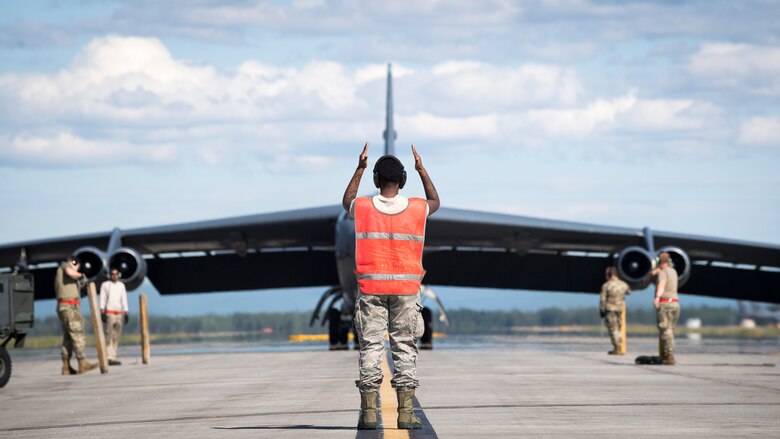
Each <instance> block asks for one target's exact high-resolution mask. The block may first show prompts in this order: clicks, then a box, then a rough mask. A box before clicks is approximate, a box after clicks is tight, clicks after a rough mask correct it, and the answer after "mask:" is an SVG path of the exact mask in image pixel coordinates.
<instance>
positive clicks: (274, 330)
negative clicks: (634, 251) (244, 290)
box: [30, 306, 738, 337]
mask: <svg viewBox="0 0 780 439" xmlns="http://www.w3.org/2000/svg"><path fill="white" fill-rule="evenodd" d="M447 314H448V316H449V318H450V326H449V327H448V328H445V327H444V326H443V325H442V324H440V323H438V322H436V323H434V329H435V330H436V331H442V332H447V333H449V334H494V333H506V332H509V331H511V330H512V328H517V327H529V326H549V327H553V326H564V325H581V326H591V325H600V324H602V322H601V318H600V317H599V314H598V309H596V308H592V307H588V308H572V309H560V308H544V309H540V310H538V311H518V310H509V311H478V310H472V309H456V310H451V311H448V313H447ZM310 316H311V314H310V313H309V312H283V313H235V314H231V315H217V314H207V315H200V316H187V317H170V316H150V317H149V330H150V331H151V333H152V334H213V333H262V332H263V331H265V332H266V333H268V334H269V335H273V336H283V337H287V336H289V335H290V334H300V333H326V332H327V326H326V327H322V326H321V325H320V322H316V323H315V324H314V326H313V327H309V318H310ZM85 317H86V323H87V327H88V331H90V332H91V331H92V322H91V320H90V319H89V316H85ZM691 317H697V318H700V319H701V320H702V324H703V325H706V326H730V325H736V324H737V323H738V322H737V313H736V311H735V310H734V309H733V308H728V307H717V308H716V307H709V306H698V307H683V309H682V313H681V315H680V324H684V322H685V321H686V320H687V319H688V318H691ZM434 318H435V317H434ZM626 319H627V321H628V323H629V324H645V325H652V324H655V311H654V310H653V309H644V308H643V309H629V310H628V314H627V316H626ZM124 332H125V333H138V316H137V315H134V316H132V318H131V319H130V323H129V324H128V325H127V326H126V327H125V331H124ZM61 333H62V332H61V329H60V322H59V319H57V317H47V318H45V319H38V320H36V321H35V327H34V329H33V330H32V332H31V333H30V335H31V336H36V335H39V336H44V335H60V334H61Z"/></svg>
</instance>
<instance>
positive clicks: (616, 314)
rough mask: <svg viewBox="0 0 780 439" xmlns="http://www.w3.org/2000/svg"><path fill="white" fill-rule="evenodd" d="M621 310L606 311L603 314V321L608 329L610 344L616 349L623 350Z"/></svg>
mask: <svg viewBox="0 0 780 439" xmlns="http://www.w3.org/2000/svg"><path fill="white" fill-rule="evenodd" d="M622 314H623V312H622V311H607V313H606V315H605V316H604V323H606V325H607V330H608V331H609V338H610V339H611V340H612V346H613V347H614V348H615V350H616V351H621V350H623V331H622V328H621V327H620V325H621V323H622V317H623V316H622Z"/></svg>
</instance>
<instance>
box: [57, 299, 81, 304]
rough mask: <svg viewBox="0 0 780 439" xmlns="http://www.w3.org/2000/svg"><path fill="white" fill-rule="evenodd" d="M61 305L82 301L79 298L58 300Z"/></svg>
mask: <svg viewBox="0 0 780 439" xmlns="http://www.w3.org/2000/svg"><path fill="white" fill-rule="evenodd" d="M57 303H59V304H60V305H79V304H80V303H81V301H79V300H77V299H67V300H57Z"/></svg>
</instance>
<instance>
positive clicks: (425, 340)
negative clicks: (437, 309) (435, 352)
mask: <svg viewBox="0 0 780 439" xmlns="http://www.w3.org/2000/svg"><path fill="white" fill-rule="evenodd" d="M422 318H423V323H424V325H425V332H423V336H422V338H420V349H433V311H431V309H430V308H428V307H424V308H423V309H422Z"/></svg>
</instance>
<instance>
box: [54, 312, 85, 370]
mask: <svg viewBox="0 0 780 439" xmlns="http://www.w3.org/2000/svg"><path fill="white" fill-rule="evenodd" d="M57 316H58V317H59V318H60V324H61V325H62V347H61V348H60V355H61V356H62V360H63V361H69V360H70V358H71V357H72V356H73V354H74V353H75V354H76V358H78V359H79V360H83V359H85V358H87V356H86V355H85V354H84V346H85V345H86V340H85V338H84V316H83V315H81V307H79V306H78V305H59V306H58V307H57Z"/></svg>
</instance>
